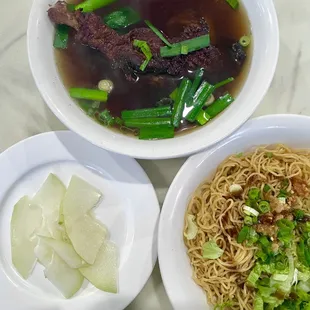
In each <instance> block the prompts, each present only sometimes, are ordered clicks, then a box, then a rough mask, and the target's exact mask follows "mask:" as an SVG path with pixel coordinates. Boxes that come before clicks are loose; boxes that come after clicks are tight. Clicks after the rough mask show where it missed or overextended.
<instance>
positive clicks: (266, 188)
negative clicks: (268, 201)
mask: <svg viewBox="0 0 310 310" xmlns="http://www.w3.org/2000/svg"><path fill="white" fill-rule="evenodd" d="M270 189H271V187H270V186H269V185H268V184H265V185H264V188H263V191H264V193H268V192H269V191H270Z"/></svg>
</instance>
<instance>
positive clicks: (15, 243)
mask: <svg viewBox="0 0 310 310" xmlns="http://www.w3.org/2000/svg"><path fill="white" fill-rule="evenodd" d="M41 225H42V211H41V208H39V207H36V206H31V205H30V199H29V197H27V196H24V197H23V198H21V199H20V200H19V201H18V202H17V204H16V205H15V206H14V211H13V214H12V218H11V250H12V262H13V265H14V267H15V268H16V270H17V271H18V272H19V273H20V275H21V276H22V277H23V278H24V279H27V278H28V277H29V276H30V274H31V272H32V270H33V268H34V266H35V264H36V261H37V259H36V256H35V254H34V248H35V246H36V245H37V243H38V239H37V237H36V236H35V233H36V231H37V230H38V229H39V228H40V227H41Z"/></svg>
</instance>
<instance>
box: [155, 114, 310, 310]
mask: <svg viewBox="0 0 310 310" xmlns="http://www.w3.org/2000/svg"><path fill="white" fill-rule="evenodd" d="M309 132H310V117H306V116H297V115H271V116H264V117H260V118H257V119H254V120H251V121H249V122H248V123H246V124H245V125H244V126H243V127H241V128H240V129H239V130H238V131H237V132H236V133H235V134H233V135H232V136H230V137H228V138H227V139H225V140H224V141H222V142H221V143H219V144H217V145H215V146H214V147H213V148H212V149H209V150H208V151H206V152H203V153H201V154H197V155H195V156H192V157H191V158H189V159H188V160H187V162H186V163H185V164H184V165H183V167H182V168H181V170H180V171H179V173H178V174H177V176H176V177H175V179H174V181H173V183H172V185H171V187H170V189H169V192H168V194H167V196H166V199H165V202H164V206H163V209H162V212H161V218H160V224H159V236H158V258H159V264H160V270H161V274H162V278H163V282H164V285H165V288H166V291H167V294H168V296H169V298H170V301H171V303H172V305H173V307H174V309H176V310H183V309H184V310H188V309H195V310H207V309H210V308H209V307H208V305H207V300H206V297H205V294H204V292H203V291H202V290H201V288H200V287H199V286H198V285H196V284H195V283H194V281H193V280H192V278H191V276H192V269H191V266H190V262H189V258H188V257H187V254H186V248H185V245H184V243H183V225H184V214H185V210H186V207H187V204H188V202H189V198H190V196H191V195H192V193H193V192H194V191H195V189H196V188H197V187H198V186H199V185H200V184H201V183H202V182H203V181H204V180H205V179H206V178H208V177H211V176H212V174H213V173H214V172H215V169H216V167H217V166H218V165H219V164H220V162H222V161H223V160H224V159H225V158H226V157H227V156H229V155H231V154H237V153H239V152H243V151H246V150H248V149H249V148H251V147H253V146H257V145H262V144H275V143H285V144H287V145H289V146H292V147H297V148H300V147H301V148H310V138H309Z"/></svg>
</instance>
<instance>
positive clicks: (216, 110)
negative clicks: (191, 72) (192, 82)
mask: <svg viewBox="0 0 310 310" xmlns="http://www.w3.org/2000/svg"><path fill="white" fill-rule="evenodd" d="M213 87H214V86H213ZM234 100H235V99H234V98H233V97H232V96H231V95H230V94H226V95H224V96H222V97H220V98H218V99H217V100H215V101H214V102H213V103H212V104H211V105H209V106H208V107H207V108H206V112H207V113H208V114H209V115H210V116H211V118H214V117H215V116H217V115H218V114H220V113H221V112H222V111H224V110H225V109H226V108H227V107H228V106H229V105H230V104H231V103H232V102H233V101H234Z"/></svg>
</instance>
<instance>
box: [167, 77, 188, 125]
mask: <svg viewBox="0 0 310 310" xmlns="http://www.w3.org/2000/svg"><path fill="white" fill-rule="evenodd" d="M191 86H192V82H191V81H190V80H189V79H183V80H182V82H181V84H180V87H179V90H178V94H177V98H176V100H175V102H174V106H173V112H172V124H173V126H174V127H176V128H178V127H179V126H180V123H181V120H182V116H183V111H184V107H185V99H186V98H187V93H188V92H189V90H190V88H191Z"/></svg>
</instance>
